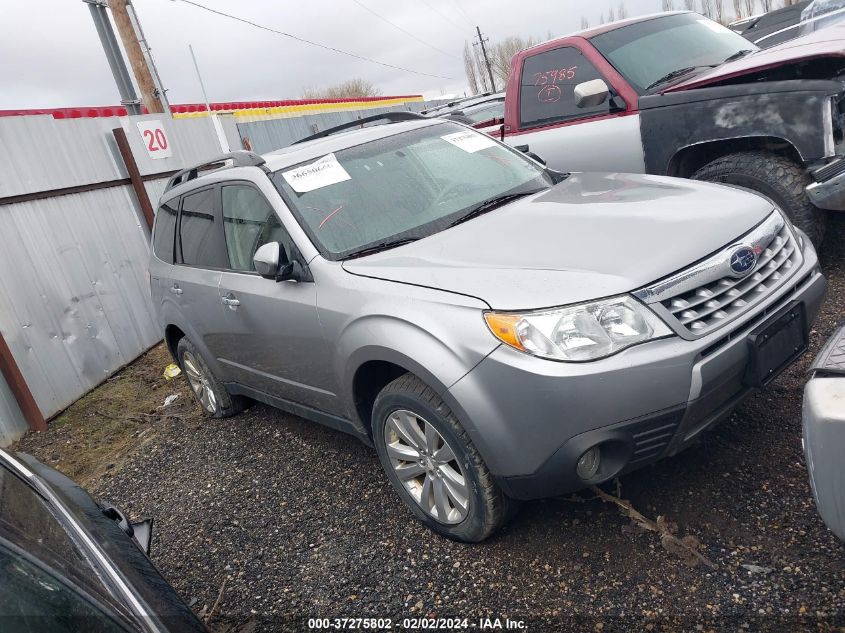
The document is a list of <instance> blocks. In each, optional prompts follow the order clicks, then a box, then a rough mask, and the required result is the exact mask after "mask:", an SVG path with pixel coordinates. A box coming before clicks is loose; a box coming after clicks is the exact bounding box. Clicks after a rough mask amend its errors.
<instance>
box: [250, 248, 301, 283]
mask: <svg viewBox="0 0 845 633" xmlns="http://www.w3.org/2000/svg"><path fill="white" fill-rule="evenodd" d="M252 262H253V264H255V272H257V273H258V274H259V275H261V276H262V277H264V279H272V280H273V281H287V280H288V279H293V280H295V281H299V275H298V272H297V266H296V262H291V261H288V257H287V254H286V253H285V251H284V249H283V248H282V246H281V244H279V243H278V242H268V243H267V244H264V245H262V246H261V247H259V249H258V250H257V251H255V255H254V256H253V258H252Z"/></svg>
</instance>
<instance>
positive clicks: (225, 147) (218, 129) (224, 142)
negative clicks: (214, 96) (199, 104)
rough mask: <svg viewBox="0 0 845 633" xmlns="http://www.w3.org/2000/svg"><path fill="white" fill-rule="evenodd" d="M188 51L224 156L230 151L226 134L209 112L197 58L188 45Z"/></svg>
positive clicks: (214, 115) (218, 121) (213, 115)
mask: <svg viewBox="0 0 845 633" xmlns="http://www.w3.org/2000/svg"><path fill="white" fill-rule="evenodd" d="M188 50H189V51H191V59H192V60H194V70H196V71H197V79H199V82H200V89H202V98H203V100H204V101H205V108H206V111H207V112H208V116H210V117H211V124H212V125H213V126H214V131H215V132H216V133H217V141H218V142H219V143H220V149H221V150H223V153H224V154H226V153H228V152H229V151H231V150H230V149H229V141H228V139H227V138H226V133H225V132H224V131H223V126H222V125H221V123H220V119H218V118H217V115H216V114H214V113H212V111H211V103H210V102H209V101H208V93H206V91H205V84H204V83H203V81H202V75H201V74H200V67H199V64H197V56H196V55H194V47H193V46H191V45H190V44H188Z"/></svg>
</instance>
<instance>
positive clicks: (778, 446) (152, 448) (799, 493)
mask: <svg viewBox="0 0 845 633" xmlns="http://www.w3.org/2000/svg"><path fill="white" fill-rule="evenodd" d="M843 236H845V221H839V222H835V223H834V224H833V225H832V226H831V227H830V229H829V238H828V241H827V243H826V247H825V252H824V256H823V266H824V269H825V271H826V273H827V275H828V277H829V279H830V282H831V287H830V294H829V297H828V301H827V303H826V305H825V308H824V311H823V314H822V315H821V317H820V318H819V320H818V321H817V323H816V325H815V329H814V330H813V333H812V337H811V346H812V351H813V352H815V351H816V350H818V348H819V346H820V345H821V343H823V342H824V340H825V338H826V337H827V335H828V334H829V333H830V332H831V331H832V330H833V328H834V326H835V325H836V324H837V323H838V322H839V321H840V320H841V319H842V318H843V316H845V239H843ZM156 358H158V357H156ZM811 358H812V353H811V354H809V355H807V357H805V358H804V359H803V360H802V362H801V363H800V364H798V365H796V366H794V367H792V368H791V369H790V370H788V371H787V372H786V373H785V374H784V375H782V376H781V377H780V378H779V379H778V380H777V381H776V382H775V383H774V384H773V385H772V386H770V387H769V388H768V389H767V390H765V391H763V392H760V393H757V394H755V395H754V396H753V397H752V398H750V399H749V400H747V401H746V402H745V403H744V404H743V405H742V406H741V408H740V409H738V411H737V412H736V413H735V414H734V416H733V417H732V419H731V420H730V421H728V422H726V423H724V424H723V425H721V426H720V427H718V428H717V429H714V430H713V431H711V432H710V433H709V434H708V435H707V436H706V438H705V439H704V440H703V441H702V442H701V443H700V444H699V445H697V446H695V447H693V448H691V449H690V450H688V451H686V452H684V453H682V454H681V455H678V456H676V457H674V458H671V459H667V460H664V461H662V462H660V463H659V464H656V465H654V466H653V467H650V468H647V469H645V470H642V471H639V472H637V473H633V474H630V475H627V476H625V477H623V478H622V481H621V493H622V496H623V497H624V498H625V499H628V500H630V501H631V502H632V504H633V506H634V507H635V508H636V509H637V510H638V511H640V512H642V513H643V514H645V515H646V516H648V517H651V518H656V517H657V516H664V517H666V519H667V520H668V521H671V522H673V523H676V524H677V525H678V535H679V536H685V535H692V536H694V537H696V538H697V539H698V540H699V541H700V543H701V546H702V552H703V553H704V554H705V555H706V556H707V557H709V559H711V560H712V561H713V562H714V563H715V565H716V567H715V569H711V568H709V567H707V566H698V567H690V566H688V565H687V564H685V563H684V562H683V561H682V560H681V559H680V558H679V557H677V556H676V555H673V554H672V553H670V552H669V551H667V550H665V549H664V548H663V547H662V546H661V543H660V540H659V539H658V538H657V537H656V536H655V535H654V534H652V533H644V532H641V531H637V530H632V529H631V526H630V521H629V520H628V519H627V518H625V517H623V516H622V515H621V514H620V513H619V511H618V509H617V508H616V507H615V506H613V505H611V504H607V503H604V502H602V501H601V500H599V499H596V498H594V497H592V495H591V494H590V493H589V492H588V493H585V494H582V495H581V496H580V497H577V498H568V499H552V500H546V501H538V502H532V503H526V504H524V505H523V507H522V510H521V511H520V513H519V514H518V515H517V516H516V517H515V518H514V519H513V520H512V521H511V522H510V523H509V524H508V525H507V526H506V527H505V528H504V529H503V530H502V531H501V532H499V533H497V534H496V535H494V536H493V537H492V538H490V539H489V540H488V541H487V542H485V543H482V544H479V545H464V544H460V543H455V542H451V541H448V540H446V539H443V538H440V537H438V536H436V535H435V534H433V533H432V532H430V531H428V530H427V529H425V528H424V527H423V526H422V525H420V524H418V523H417V522H416V521H415V520H413V518H412V517H411V515H410V513H409V512H408V511H406V510H405V509H404V508H403V506H402V505H401V504H400V502H399V499H398V497H397V496H396V495H395V494H394V492H393V491H392V489H391V488H390V486H389V483H388V481H387V479H386V478H385V477H384V476H383V475H382V474H381V471H380V466H379V463H378V460H377V457H376V455H375V453H374V451H372V450H371V449H369V448H367V447H365V446H363V445H362V444H359V443H358V442H356V441H354V440H351V439H350V438H349V437H347V436H345V435H342V434H340V433H337V432H334V431H331V430H328V429H324V428H322V427H320V426H317V425H314V424H310V423H308V422H305V421H303V420H301V419H299V418H296V417H294V416H289V415H286V414H284V413H281V412H278V411H275V410H272V409H270V408H267V407H264V406H255V407H253V408H252V409H250V410H249V411H247V412H246V413H244V414H242V415H240V416H238V417H236V418H234V419H230V420H223V421H215V422H206V421H203V420H201V419H199V418H198V417H197V416H196V413H195V411H194V410H193V409H192V408H191V407H188V406H187V405H182V407H183V409H182V410H183V415H184V416H185V417H182V418H170V419H167V420H162V421H160V422H159V423H157V425H156V427H155V432H154V433H152V434H148V436H147V437H146V438H145V443H144V444H143V445H141V446H140V447H139V448H138V449H137V451H136V452H135V453H134V454H133V455H131V456H130V457H129V458H127V459H126V460H125V461H123V463H122V465H121V467H119V468H115V469H113V470H108V471H106V472H105V473H104V474H103V475H101V476H99V477H97V478H95V479H94V481H93V482H92V483H90V484H89V488H92V489H93V490H94V491H95V493H96V494H97V495H99V496H100V497H102V498H107V499H109V500H111V501H113V502H115V503H116V504H118V505H120V506H121V507H122V508H123V509H124V510H125V511H128V512H129V513H130V514H131V515H133V516H134V517H140V516H148V515H149V516H154V517H155V518H156V537H155V542H154V545H153V559H154V561H155V563H156V564H157V566H158V567H159V568H160V570H161V571H162V573H163V574H164V575H165V577H166V578H168V580H170V582H171V583H172V584H173V585H174V587H175V588H176V589H177V591H179V593H180V594H181V595H182V596H183V597H184V598H185V600H186V601H187V602H189V603H190V604H191V606H192V607H193V608H194V609H195V610H196V611H197V612H198V613H199V614H200V615H202V616H204V617H205V618H207V619H208V621H209V623H210V625H211V626H212V627H213V628H216V629H218V630H221V631H222V630H230V629H240V630H253V629H257V630H267V631H275V630H307V618H309V617H320V618H336V617H338V618H343V617H353V618H355V617H383V618H387V617H389V618H393V622H394V628H402V619H403V618H420V617H434V616H437V617H459V618H468V619H469V622H468V624H469V625H470V627H471V628H477V625H478V624H479V618H484V617H489V618H500V619H501V621H502V626H503V627H504V626H505V624H504V618H510V619H511V620H522V621H523V623H524V626H525V629H527V630H530V631H559V630H566V631H569V630H572V631H644V630H648V631H711V630H712V631H759V630H773V631H790V632H792V631H839V632H845V544H843V543H841V542H839V541H838V540H836V538H835V537H834V536H833V535H832V534H831V533H830V532H828V531H827V530H826V529H825V527H824V525H823V523H822V522H821V520H820V519H819V517H818V514H817V513H816V510H815V508H814V506H813V502H812V497H811V492H810V489H809V486H808V482H807V473H806V470H805V467H804V464H803V455H802V451H801V440H800V436H801V421H800V410H801V390H802V386H803V381H804V370H805V369H806V366H807V364H808V362H809V361H810V359H811ZM142 362H145V361H142ZM146 362H149V361H146ZM154 369H155V371H157V372H158V373H159V374H160V369H161V368H160V367H156V368H154ZM182 400H183V401H184V399H182ZM49 435H50V434H49V433H47V434H46V436H48V437H49ZM150 435H151V436H152V437H150ZM27 442H29V444H27ZM42 443H43V441H42ZM19 448H21V449H24V450H29V451H30V452H34V453H35V454H36V455H38V454H39V451H40V449H39V441H37V440H32V439H28V440H24V442H23V443H22V446H20V447H19ZM43 450H44V452H45V453H48V452H49V451H50V450H52V449H50V448H49V447H47V448H44V449H43ZM745 565H748V566H752V567H751V570H749V569H748V568H747V567H744V566H745ZM215 603H217V604H216V606H214V605H215ZM209 616H210V617H209Z"/></svg>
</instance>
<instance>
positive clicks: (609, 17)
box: [607, 7, 616, 22]
mask: <svg viewBox="0 0 845 633" xmlns="http://www.w3.org/2000/svg"><path fill="white" fill-rule="evenodd" d="M607 21H608V22H616V12H615V11H614V10H613V7H610V11H608V12H607Z"/></svg>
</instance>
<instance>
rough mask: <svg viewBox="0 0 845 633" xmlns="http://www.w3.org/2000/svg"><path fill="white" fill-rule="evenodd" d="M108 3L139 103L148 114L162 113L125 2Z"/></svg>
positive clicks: (148, 68)
mask: <svg viewBox="0 0 845 633" xmlns="http://www.w3.org/2000/svg"><path fill="white" fill-rule="evenodd" d="M108 3H109V9H111V14H112V17H113V18H114V25H115V26H116V27H117V32H118V35H120V40H121V41H122V42H123V50H125V51H126V56H127V57H128V58H129V65H130V66H131V67H132V74H134V75H135V81H136V82H137V84H138V89H139V90H140V91H141V102H142V103H143V104H144V105H145V106H146V107H147V112H149V113H154V112H164V105H163V104H162V102H161V99H159V98H158V96H157V94H156V85H155V81H153V75H152V72H151V71H150V67H149V66H148V65H147V60H146V58H145V57H144V52H143V51H142V50H141V44H140V42H138V35H137V34H136V33H135V27H134V26H132V20H131V19H130V18H129V11H128V10H127V9H126V0H108Z"/></svg>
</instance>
